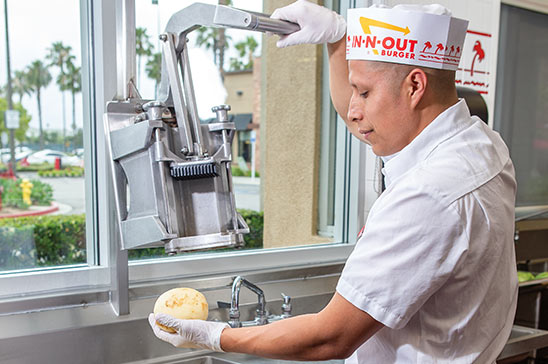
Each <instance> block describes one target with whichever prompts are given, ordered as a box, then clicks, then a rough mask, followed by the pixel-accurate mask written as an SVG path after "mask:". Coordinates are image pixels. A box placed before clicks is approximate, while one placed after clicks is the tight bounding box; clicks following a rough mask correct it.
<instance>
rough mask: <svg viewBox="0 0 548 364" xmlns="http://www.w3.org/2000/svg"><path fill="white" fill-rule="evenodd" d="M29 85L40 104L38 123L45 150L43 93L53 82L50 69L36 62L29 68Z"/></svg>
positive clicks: (41, 144) (41, 145) (41, 141)
mask: <svg viewBox="0 0 548 364" xmlns="http://www.w3.org/2000/svg"><path fill="white" fill-rule="evenodd" d="M27 77H28V85H29V88H30V90H31V91H32V92H34V93H35V94H36V102H37V103H38V122H39V123H40V149H43V148H44V129H43V127H42V98H41V91H42V88H45V87H47V86H48V85H49V83H50V82H51V74H50V73H49V70H48V67H47V66H45V65H44V63H42V61H40V60H36V61H34V62H32V63H31V64H30V66H28V68H27Z"/></svg>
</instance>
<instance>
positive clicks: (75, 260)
mask: <svg viewBox="0 0 548 364" xmlns="http://www.w3.org/2000/svg"><path fill="white" fill-rule="evenodd" d="M238 211H239V212H240V214H241V215H242V217H243V218H244V219H245V220H246V222H247V224H248V225H249V228H250V233H249V234H246V235H244V240H245V246H244V249H257V248H262V247H263V213H262V212H257V211H252V210H238ZM85 225H86V221H85V215H84V214H79V215H57V216H48V215H44V216H29V217H20V218H3V219H0V271H2V270H13V269H24V268H33V267H47V266H55V265H67V264H79V263H85V262H86V229H85ZM165 255H166V254H165V252H164V248H148V249H136V250H130V251H129V258H130V259H143V258H152V257H160V256H165Z"/></svg>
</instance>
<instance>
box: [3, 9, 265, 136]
mask: <svg viewBox="0 0 548 364" xmlns="http://www.w3.org/2000/svg"><path fill="white" fill-rule="evenodd" d="M193 2H194V1H190V0H178V1H174V0H159V7H158V6H157V5H153V4H152V1H151V0H136V16H137V19H136V22H137V26H138V27H145V28H147V33H148V34H149V35H150V36H151V41H152V43H153V44H154V45H155V46H157V41H156V39H158V30H159V29H161V30H163V29H164V28H165V24H167V21H168V20H169V18H170V17H171V15H172V14H173V13H175V12H176V11H178V10H180V9H182V8H184V7H186V6H188V5H190V4H191V3H193ZM201 2H204V3H216V0H202V1H201ZM233 2H234V6H235V7H238V8H242V9H248V10H253V11H258V12H260V11H261V10H262V1H260V0H234V1H233ZM79 3H80V2H79V1H78V0H72V1H69V0H48V1H43V0H8V11H9V19H8V21H9V36H10V56H11V73H12V77H13V75H14V71H16V70H23V69H25V68H26V67H27V66H28V65H29V64H30V63H31V62H33V61H34V60H37V59H39V60H42V61H43V62H46V61H45V57H46V55H47V53H48V52H47V49H48V48H49V47H50V46H51V44H52V43H54V42H58V41H61V42H63V43H64V44H65V45H70V46H71V47H72V51H73V54H74V56H76V64H77V65H78V66H80V65H81V47H80V42H81V40H80V6H79ZM0 14H1V17H0V18H1V19H0V27H1V28H0V29H2V31H1V34H2V37H1V39H0V84H1V85H5V84H6V82H7V70H6V53H5V46H6V44H5V32H4V2H3V1H1V2H0ZM158 22H160V25H159V26H158ZM228 34H229V35H230V36H231V37H232V39H233V41H235V42H237V41H239V40H242V39H244V38H245V37H247V36H249V35H254V36H255V37H256V39H257V40H258V41H259V40H260V36H259V34H258V33H255V32H247V31H239V30H229V33H228ZM193 43H194V42H192V41H191V45H193ZM190 57H191V67H192V68H193V78H194V80H193V81H194V85H195V87H196V93H197V96H196V97H197V99H198V102H199V103H200V105H199V107H200V109H201V110H202V111H201V112H200V116H201V117H208V116H209V115H204V112H203V110H208V109H209V107H210V106H209V104H213V105H215V104H218V103H220V102H222V100H221V99H222V98H224V90H222V85H220V84H219V78H218V75H215V74H213V73H212V70H211V69H212V67H214V66H213V65H212V58H213V56H212V54H211V52H207V53H206V52H200V51H197V52H196V51H195V52H193V53H191V55H190ZM229 57H230V54H229V56H228V57H226V58H225V59H226V62H227V64H228V59H229ZM145 63H146V61H144V60H143V62H142V71H141V73H142V75H141V76H140V77H139V79H140V85H139V89H140V92H141V94H142V95H143V97H145V98H152V97H154V83H153V81H151V80H148V79H147V78H146V75H144V69H145ZM50 72H51V74H52V76H53V79H52V82H51V83H50V85H49V86H48V87H47V88H46V89H45V90H43V91H42V98H41V99H42V119H43V125H44V127H45V128H48V129H57V130H61V129H62V127H63V106H62V97H61V92H60V91H59V89H58V87H57V85H56V83H55V79H56V77H57V75H58V71H57V69H55V68H52V69H51V71H50ZM205 85H211V89H210V87H209V86H205ZM208 89H209V90H208ZM212 90H213V91H212ZM202 93H205V94H208V95H209V96H208V97H207V99H206V98H205V97H203V96H200V95H201V94H202ZM65 99H66V104H65V114H66V125H67V129H68V130H70V126H71V124H72V106H71V97H70V94H69V93H66V96H65ZM18 100H19V96H18V95H14V96H13V101H14V102H18ZM22 103H23V106H24V107H25V108H26V109H27V110H28V111H29V112H30V114H31V115H32V120H31V127H32V128H38V125H39V124H38V108H37V101H36V96H35V94H32V95H31V96H24V97H23V100H22ZM204 105H205V106H204ZM76 124H77V125H78V126H79V127H81V126H82V99H81V94H78V95H77V97H76Z"/></svg>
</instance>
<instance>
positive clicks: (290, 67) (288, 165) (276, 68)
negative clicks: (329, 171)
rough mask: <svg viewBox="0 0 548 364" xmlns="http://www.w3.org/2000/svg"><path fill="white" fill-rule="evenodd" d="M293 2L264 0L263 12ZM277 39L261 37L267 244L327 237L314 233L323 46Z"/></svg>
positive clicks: (311, 242)
mask: <svg viewBox="0 0 548 364" xmlns="http://www.w3.org/2000/svg"><path fill="white" fill-rule="evenodd" d="M292 2H293V1H292V0H283V1H279V0H276V1H274V0H265V1H264V12H265V13H267V14H270V13H272V11H274V9H276V8H278V7H281V6H284V5H287V4H290V3H292ZM313 2H317V1H313ZM276 39H277V37H276V36H265V37H263V49H262V57H261V59H262V61H261V63H262V72H263V87H262V92H261V96H262V115H261V134H262V135H263V140H262V146H263V148H262V150H261V152H262V153H261V154H262V159H263V162H262V167H263V168H262V171H263V174H262V175H261V176H262V177H261V184H262V188H263V198H264V200H263V206H264V237H263V239H264V240H263V244H264V247H265V248H272V247H284V246H294V245H303V244H314V243H319V242H325V241H326V239H324V238H320V237H318V236H317V219H318V213H317V210H318V203H317V200H318V199H317V196H318V177H319V173H318V169H319V156H320V126H321V114H320V110H321V109H320V106H321V99H322V82H321V71H322V46H315V45H303V46H296V47H288V48H284V49H279V48H277V47H276Z"/></svg>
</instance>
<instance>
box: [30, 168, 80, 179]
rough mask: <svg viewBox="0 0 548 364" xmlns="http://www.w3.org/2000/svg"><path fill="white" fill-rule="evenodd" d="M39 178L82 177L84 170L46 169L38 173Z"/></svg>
mask: <svg viewBox="0 0 548 364" xmlns="http://www.w3.org/2000/svg"><path fill="white" fill-rule="evenodd" d="M38 175H39V176H40V177H82V176H83V175H84V168H82V167H68V168H63V169H59V170H57V169H47V170H41V171H38Z"/></svg>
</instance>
